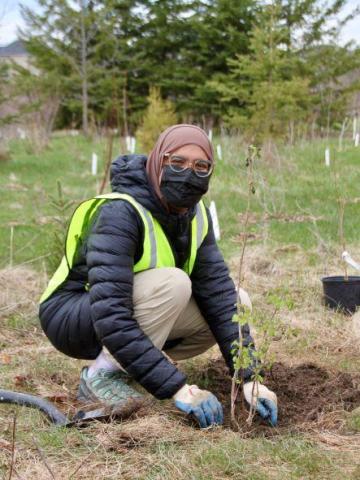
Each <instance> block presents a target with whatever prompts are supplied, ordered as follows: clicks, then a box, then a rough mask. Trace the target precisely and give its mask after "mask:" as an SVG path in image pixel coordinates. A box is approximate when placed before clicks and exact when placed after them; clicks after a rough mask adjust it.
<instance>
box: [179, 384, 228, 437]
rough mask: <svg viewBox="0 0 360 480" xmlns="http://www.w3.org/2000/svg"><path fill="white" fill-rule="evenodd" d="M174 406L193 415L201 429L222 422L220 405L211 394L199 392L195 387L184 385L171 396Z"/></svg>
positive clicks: (222, 416)
mask: <svg viewBox="0 0 360 480" xmlns="http://www.w3.org/2000/svg"><path fill="white" fill-rule="evenodd" d="M173 399H174V400H175V406H176V407H177V408H178V409H179V410H182V411H183V412H185V413H187V414H188V415H191V414H192V415H194V416H195V418H196V420H197V421H198V422H199V425H200V427H201V428H206V427H210V426H211V425H220V424H222V423H223V421H224V415H223V409H222V406H221V403H220V402H219V401H218V399H217V398H216V397H215V395H213V394H212V393H210V392H208V391H207V390H200V388H199V387H198V386H196V385H188V384H186V385H184V386H183V387H182V388H180V390H179V391H178V392H176V393H175V395H174V396H173Z"/></svg>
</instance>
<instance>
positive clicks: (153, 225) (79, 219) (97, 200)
mask: <svg viewBox="0 0 360 480" xmlns="http://www.w3.org/2000/svg"><path fill="white" fill-rule="evenodd" d="M109 200H125V201H127V202H129V203H130V204H131V205H132V206H133V207H134V208H135V210H137V212H138V213H139V215H140V217H141V220H142V222H143V225H144V242H143V254H142V256H141V258H140V260H139V261H138V262H137V263H136V264H135V265H134V273H138V272H141V271H144V270H149V269H151V268H164V267H175V258H174V255H173V252H172V248H171V246H170V244H169V241H168V239H167V237H166V235H165V233H164V230H163V228H162V227H161V225H160V223H159V222H158V221H157V220H156V219H155V218H154V217H153V216H152V214H151V213H150V212H149V210H147V209H146V208H144V207H143V206H142V205H141V204H140V203H138V202H137V201H136V200H134V199H133V197H131V196H130V195H127V194H120V193H116V192H114V193H108V194H105V195H98V196H97V197H94V198H92V199H90V200H86V201H85V202H82V203H81V204H80V205H79V206H78V207H77V209H76V210H75V212H74V214H73V216H72V218H71V220H70V225H69V228H68V231H67V235H66V241H65V255H64V257H63V258H62V260H61V263H60V265H59V267H58V269H57V270H56V272H55V273H54V275H53V277H52V278H51V280H50V281H49V284H48V286H47V288H46V290H45V292H44V293H43V295H42V296H41V298H40V303H42V302H44V301H45V300H47V299H48V298H49V297H50V295H52V293H54V292H55V290H56V289H57V288H58V287H59V286H60V285H61V284H62V283H64V282H65V280H66V279H67V277H68V275H69V272H70V270H71V268H72V267H73V265H74V261H75V258H76V254H77V252H78V251H79V248H80V247H81V243H82V241H83V240H84V237H85V236H86V232H87V230H88V227H89V225H90V223H91V221H92V220H93V217H94V215H95V213H96V212H97V210H98V208H99V207H100V205H102V204H103V203H104V202H106V201H109ZM207 232H208V219H207V215H206V209H205V206H204V204H203V202H199V203H198V204H197V206H196V214H195V216H194V218H193V219H192V221H191V240H190V242H191V248H190V255H189V257H188V259H187V260H186V262H185V264H184V267H183V270H184V271H185V272H186V273H187V274H188V275H191V272H192V270H193V267H194V264H195V259H196V254H197V249H198V248H199V247H200V245H201V243H202V241H203V240H204V238H205V237H206V235H207Z"/></svg>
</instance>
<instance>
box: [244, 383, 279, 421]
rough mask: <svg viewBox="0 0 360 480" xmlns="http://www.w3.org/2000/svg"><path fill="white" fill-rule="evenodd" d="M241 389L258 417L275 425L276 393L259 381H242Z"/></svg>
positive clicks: (276, 410) (276, 414)
mask: <svg viewBox="0 0 360 480" xmlns="http://www.w3.org/2000/svg"><path fill="white" fill-rule="evenodd" d="M254 384H255V385H254ZM253 388H254V390H253ZM243 391H244V397H245V400H246V401H247V402H248V404H249V405H253V407H254V408H255V410H256V411H257V412H258V414H259V415H260V417H262V418H263V419H264V420H268V422H269V423H270V425H271V426H272V427H275V426H276V424H277V416H278V409H277V397H276V394H275V393H274V392H272V391H271V390H269V389H268V388H267V387H265V385H261V383H259V382H247V383H244V387H243Z"/></svg>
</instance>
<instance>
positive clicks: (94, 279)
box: [86, 200, 186, 399]
mask: <svg viewBox="0 0 360 480" xmlns="http://www.w3.org/2000/svg"><path fill="white" fill-rule="evenodd" d="M142 230H143V228H142V223H141V219H140V218H139V215H138V213H137V212H136V211H135V209H134V208H133V207H132V206H131V205H130V204H129V203H127V202H126V201H123V200H114V201H111V202H108V203H106V204H105V205H104V206H102V208H101V211H100V213H99V216H98V218H97V220H96V222H95V224H94V226H93V228H92V232H91V234H90V235H89V238H88V242H87V255H86V261H87V265H88V268H89V283H90V304H91V314H92V320H93V322H94V328H95V331H96V333H97V335H98V338H99V340H100V342H101V343H102V344H103V345H104V346H105V347H106V348H107V349H108V350H109V351H110V352H111V354H112V355H113V356H114V357H115V359H116V360H117V361H118V362H119V363H120V364H121V365H122V366H123V367H124V368H125V369H126V370H127V372H128V373H129V374H130V375H131V376H132V377H133V378H134V379H135V380H136V381H138V382H139V383H140V384H141V385H142V386H143V387H144V388H145V389H146V390H147V391H149V392H150V393H151V394H153V395H154V396H155V397H157V398H159V399H162V398H169V397H171V396H172V395H173V394H174V393H176V392H177V391H178V390H179V389H180V388H181V387H182V386H183V385H184V384H185V381H186V378H185V376H184V374H182V373H181V372H180V371H179V370H178V369H177V368H176V367H175V365H173V364H172V363H171V362H170V361H169V360H168V359H167V358H166V357H165V356H164V355H163V353H162V352H161V351H160V350H159V349H157V348H156V347H155V346H154V345H153V343H152V342H151V340H150V339H149V338H148V337H147V336H146V335H145V333H144V332H143V331H142V330H141V328H140V327H139V325H138V323H137V321H136V319H134V317H133V278H134V274H133V265H134V257H135V254H136V251H137V250H138V249H139V245H140V246H141V245H142V241H143V233H142Z"/></svg>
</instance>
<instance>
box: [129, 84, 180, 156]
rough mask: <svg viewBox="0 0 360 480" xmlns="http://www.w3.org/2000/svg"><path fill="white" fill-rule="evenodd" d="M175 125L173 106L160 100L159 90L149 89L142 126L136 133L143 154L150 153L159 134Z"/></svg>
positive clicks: (166, 101) (167, 101)
mask: <svg viewBox="0 0 360 480" xmlns="http://www.w3.org/2000/svg"><path fill="white" fill-rule="evenodd" d="M175 123H177V117H176V113H175V110H174V106H173V104H172V103H171V102H170V101H169V100H163V99H162V98H161V95H160V89H159V88H157V87H151V88H150V94H149V97H148V107H147V109H146V111H145V114H144V117H143V121H142V124H141V126H140V127H139V128H138V130H137V132H136V137H137V139H138V142H139V143H140V145H141V148H142V149H143V152H144V153H147V154H148V153H150V151H151V150H152V148H153V146H154V144H155V142H156V140H157V138H158V136H159V135H160V133H161V132H162V131H163V130H165V129H166V128H167V127H170V126H171V125H173V124H175Z"/></svg>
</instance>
